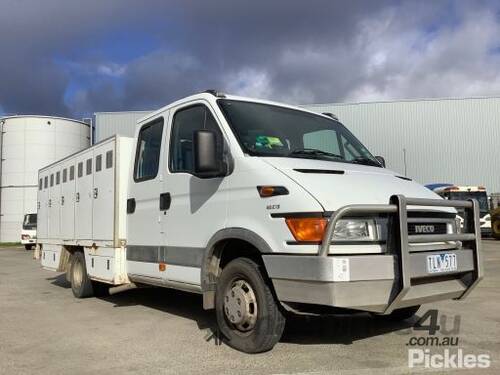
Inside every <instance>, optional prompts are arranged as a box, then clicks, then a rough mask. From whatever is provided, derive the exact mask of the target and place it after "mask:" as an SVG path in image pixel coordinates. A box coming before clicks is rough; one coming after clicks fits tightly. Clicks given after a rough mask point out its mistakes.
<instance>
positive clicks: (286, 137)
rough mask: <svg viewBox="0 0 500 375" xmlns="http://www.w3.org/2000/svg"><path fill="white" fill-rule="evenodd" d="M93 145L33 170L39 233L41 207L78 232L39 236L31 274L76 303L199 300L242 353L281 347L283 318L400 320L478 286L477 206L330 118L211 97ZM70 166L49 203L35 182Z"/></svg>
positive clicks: (193, 99) (173, 107)
mask: <svg viewBox="0 0 500 375" xmlns="http://www.w3.org/2000/svg"><path fill="white" fill-rule="evenodd" d="M106 142H107V143H106ZM106 142H103V144H98V145H95V146H93V147H92V148H91V149H89V150H86V151H82V153H81V155H80V154H76V155H74V156H72V157H70V158H66V159H64V160H62V161H61V162H59V163H56V164H53V165H50V166H47V167H45V168H44V169H42V170H41V171H40V176H39V179H40V186H42V188H41V189H40V191H39V197H40V199H41V202H39V207H41V209H42V212H45V211H44V210H48V212H49V213H47V214H44V218H43V219H41V218H40V219H39V220H40V221H42V220H44V221H45V220H49V223H48V225H45V224H44V228H47V227H48V228H49V229H50V228H52V229H54V226H51V225H50V220H52V219H51V218H52V217H55V216H54V215H53V213H51V210H54V209H55V210H59V208H57V207H60V205H59V206H56V205H55V204H54V202H55V201H57V202H64V205H65V209H68V207H67V205H68V204H72V205H73V206H70V207H69V208H70V209H71V211H70V212H83V211H78V210H79V209H80V208H78V207H80V206H84V207H85V208H86V209H87V210H88V211H89V213H88V216H86V217H87V218H88V220H87V219H85V228H87V230H86V231H85V233H84V234H83V233H82V234H78V233H79V231H80V232H81V228H83V226H84V224H82V223H80V221H81V220H83V219H82V216H81V215H76V214H75V216H74V218H75V219H74V222H71V221H69V222H68V223H69V224H71V225H72V226H71V227H72V228H74V231H73V232H71V233H70V234H64V235H59V234H58V233H59V232H57V228H56V229H55V231H53V232H52V234H50V230H49V234H45V232H46V231H45V230H44V236H45V239H43V240H40V241H39V242H40V246H41V248H42V254H43V257H42V265H43V266H44V267H45V268H48V269H54V270H58V271H66V272H67V275H68V279H69V280H70V281H71V283H72V289H73V293H74V294H75V296H76V297H79V298H82V297H88V296H90V295H92V294H93V292H94V290H95V289H96V287H97V286H98V284H99V283H100V284H102V283H106V284H107V285H109V286H111V289H110V290H111V291H119V290H126V289H129V288H135V287H140V286H143V285H156V286H161V287H169V288H176V289H180V290H187V291H191V292H194V293H200V294H201V295H202V296H203V307H204V308H205V309H215V312H216V316H217V322H218V326H219V329H220V332H221V334H222V337H223V339H224V340H225V342H226V343H228V344H229V345H230V346H232V347H234V348H236V349H238V350H242V351H245V352H252V353H255V352H262V351H266V350H269V349H271V348H272V347H273V346H274V345H275V344H276V343H277V342H278V341H279V339H280V337H281V334H282V332H283V329H284V325H285V320H286V315H287V314H289V313H296V312H301V313H309V312H312V311H315V310H317V307H318V306H321V307H325V306H327V307H329V308H331V309H334V310H335V311H342V312H370V313H372V314H374V315H386V316H390V317H392V318H397V319H405V318H408V317H410V316H412V315H413V314H414V313H415V312H416V311H417V310H418V308H419V307H420V305H421V304H424V303H432V302H435V301H440V300H445V299H463V298H464V297H465V296H466V295H467V294H468V293H470V291H471V290H473V289H474V287H475V286H476V285H477V283H478V282H479V281H480V280H481V278H482V264H481V253H480V230H479V216H478V215H479V205H478V202H477V201H476V200H469V201H455V200H443V199H442V198H440V197H439V196H438V195H437V194H435V193H434V192H432V191H430V190H428V189H426V188H425V187H423V186H421V185H419V184H418V183H416V182H414V181H412V180H411V179H409V178H407V177H405V176H401V175H400V174H398V173H395V172H392V171H390V170H389V169H386V168H384V166H383V165H382V164H381V162H380V161H379V160H381V159H380V158H376V157H374V156H373V155H372V154H371V153H370V152H369V150H368V149H367V148H366V147H365V146H364V145H363V144H362V143H361V142H360V141H359V140H358V139H357V138H356V137H355V136H354V135H353V134H352V133H351V132H350V131H349V130H348V129H347V128H346V127H345V126H344V125H343V124H341V123H340V122H339V121H338V120H336V119H335V118H333V117H331V116H328V115H321V114H317V113H313V112H310V111H306V110H304V109H301V108H297V107H293V106H289V105H286V104H281V103H276V102H270V101H264V100H257V99H251V98H243V97H237V96H230V95H225V94H222V93H219V92H215V91H209V92H205V93H201V94H197V95H193V96H190V97H187V98H184V99H182V100H179V101H176V102H174V103H172V104H170V105H167V106H166V107H163V108H161V109H159V110H158V111H156V112H154V113H152V114H150V115H148V116H147V117H145V118H143V119H141V120H140V121H139V122H138V124H137V129H136V134H135V137H134V139H122V138H120V137H117V138H116V139H114V140H107V141H106ZM107 144H110V146H109V147H110V150H112V152H113V153H112V154H111V155H112V156H111V157H112V159H111V162H110V172H109V175H108V177H105V175H104V174H102V170H101V168H97V165H100V164H99V163H98V160H97V158H98V157H100V155H101V157H102V155H104V154H103V152H101V151H99V150H100V148H103V147H108V146H106V145H107ZM111 144H114V146H112V145H111ZM80 164H82V165H85V168H83V166H82V173H81V176H80V173H78V176H76V177H75V181H73V182H72V183H73V185H71V186H72V188H71V189H72V190H70V192H68V193H67V194H66V195H64V196H63V197H62V199H61V196H60V194H61V193H60V192H61V191H64V188H65V185H64V184H65V182H62V187H60V186H59V185H58V182H57V178H56V182H55V184H54V189H53V190H51V184H49V186H48V188H47V181H50V180H51V176H52V175H55V176H57V173H58V172H60V170H61V169H62V168H64V169H66V168H71V166H73V167H74V168H75V169H76V170H79V169H80ZM94 166H95V168H94ZM113 168H116V170H115V169H113ZM63 175H64V170H63ZM63 181H64V179H63ZM96 181H100V182H99V185H95V184H96ZM68 186H69V185H68ZM104 194H107V196H108V198H107V199H106V200H105V201H103V200H101V199H102V197H103V195H104ZM51 197H52V198H51ZM47 202H48V203H47ZM47 207H48V208H47ZM54 207H56V208H54ZM71 207H76V208H74V209H73V208H71ZM457 208H458V209H461V210H463V212H464V220H465V223H464V230H463V231H461V232H459V231H458V228H457V226H456V215H457ZM54 212H55V211H54ZM57 212H59V211H57ZM61 212H62V211H61ZM69 215H70V216H68V217H67V219H65V220H62V221H63V222H65V221H66V220H70V217H71V214H69ZM86 215H87V214H86ZM54 222H55V223H56V224H57V225H59V226H60V225H61V224H60V223H61V219H57V221H54ZM52 229H51V230H52ZM73 234H74V236H73V237H71V236H72V235H73ZM172 303H174V302H172Z"/></svg>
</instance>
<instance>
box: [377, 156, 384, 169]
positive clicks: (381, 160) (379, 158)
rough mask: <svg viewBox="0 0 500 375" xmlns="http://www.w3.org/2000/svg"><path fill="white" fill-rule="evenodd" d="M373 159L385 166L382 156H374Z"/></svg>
mask: <svg viewBox="0 0 500 375" xmlns="http://www.w3.org/2000/svg"><path fill="white" fill-rule="evenodd" d="M375 159H377V161H378V162H379V163H380V165H381V166H382V167H383V168H385V159H384V158H383V157H382V156H375Z"/></svg>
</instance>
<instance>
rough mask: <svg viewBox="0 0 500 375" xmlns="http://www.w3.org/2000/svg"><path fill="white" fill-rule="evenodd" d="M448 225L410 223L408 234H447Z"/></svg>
mask: <svg viewBox="0 0 500 375" xmlns="http://www.w3.org/2000/svg"><path fill="white" fill-rule="evenodd" d="M446 226H447V225H446V223H409V224H408V234H409V235H412V234H446V233H447V228H446Z"/></svg>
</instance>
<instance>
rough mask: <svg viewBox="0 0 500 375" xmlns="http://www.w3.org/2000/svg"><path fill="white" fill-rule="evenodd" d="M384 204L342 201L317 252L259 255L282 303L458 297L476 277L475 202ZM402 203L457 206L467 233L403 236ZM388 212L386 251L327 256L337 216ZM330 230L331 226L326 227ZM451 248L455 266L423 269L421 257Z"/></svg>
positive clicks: (377, 304)
mask: <svg viewBox="0 0 500 375" xmlns="http://www.w3.org/2000/svg"><path fill="white" fill-rule="evenodd" d="M391 201H392V202H391V204H389V205H384V206H380V205H376V206H375V205H373V206H368V205H363V206H346V207H344V208H342V209H340V210H338V211H337V212H336V213H335V215H333V216H332V218H331V219H330V221H329V225H328V228H327V231H326V232H327V233H326V234H325V238H324V239H323V245H322V246H321V249H320V251H319V253H318V255H317V256H310V255H308V256H305V255H304V256H301V255H271V254H269V255H264V257H263V258H264V263H265V266H266V270H267V272H268V274H269V276H270V278H271V280H272V282H273V286H274V289H275V291H276V294H277V296H278V299H279V300H280V301H282V302H285V303H286V302H297V303H309V304H316V305H327V306H334V307H341V308H348V309H356V310H362V311H371V312H376V313H385V314H388V313H390V312H392V311H393V310H395V309H399V308H403V307H408V306H416V305H421V304H423V303H429V302H434V301H439V300H445V299H461V298H464V297H465V296H466V295H467V294H468V293H469V292H470V291H471V290H472V289H473V288H474V287H475V286H476V285H477V283H478V282H479V281H480V280H481V279H482V263H481V257H480V236H481V235H480V228H479V225H478V224H479V215H478V212H479V211H478V206H477V202H475V201H470V202H463V201H445V200H428V199H411V198H405V197H403V196H397V197H393V199H391ZM407 205H412V206H415V205H416V206H419V205H420V206H452V207H457V206H458V207H463V208H465V211H466V216H467V221H466V225H465V226H464V228H465V229H468V232H469V233H459V234H446V235H408V232H407V228H408V225H407V224H408V222H410V221H411V219H408V217H407V211H406V209H407ZM367 212H368V213H370V214H380V213H381V212H382V213H386V214H388V215H389V217H390V218H391V220H389V222H390V224H389V228H388V229H389V230H388V233H389V240H388V246H387V247H388V249H389V253H388V254H380V255H352V256H340V255H339V256H331V255H328V250H329V247H330V243H331V238H332V234H333V229H334V226H335V223H336V221H337V220H339V219H340V217H345V216H350V215H359V214H362V215H366V214H367ZM330 229H331V230H330ZM431 240H432V242H441V241H462V245H463V246H462V247H461V248H456V249H447V250H436V249H435V248H434V249H433V250H432V251H426V250H425V245H424V249H423V248H422V245H420V246H419V247H418V250H417V247H416V246H414V245H412V244H414V243H420V244H422V243H426V242H431ZM441 253H454V254H455V255H456V257H457V269H456V270H454V271H452V272H445V273H439V274H429V273H428V272H427V268H426V264H427V263H426V262H427V256H428V255H431V254H432V255H436V254H441Z"/></svg>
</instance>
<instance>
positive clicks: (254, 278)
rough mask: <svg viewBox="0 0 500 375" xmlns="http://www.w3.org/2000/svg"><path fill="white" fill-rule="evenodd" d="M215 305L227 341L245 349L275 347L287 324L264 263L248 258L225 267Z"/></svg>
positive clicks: (218, 320)
mask: <svg viewBox="0 0 500 375" xmlns="http://www.w3.org/2000/svg"><path fill="white" fill-rule="evenodd" d="M215 309H216V315H217V323H218V325H219V329H220V330H221V333H222V335H223V340H224V342H225V343H226V344H228V345H229V346H231V347H233V348H235V349H237V350H241V351H243V352H246V353H260V352H264V351H267V350H270V349H272V348H273V347H274V345H275V344H276V343H277V342H278V341H279V339H280V338H281V335H282V333H283V330H284V328H285V317H284V316H283V314H282V313H281V311H280V309H279V306H278V302H277V301H276V299H275V298H274V295H273V293H272V291H271V288H270V286H269V284H268V283H267V282H266V280H265V276H264V275H263V272H262V271H261V266H259V265H258V264H257V263H255V262H254V261H252V260H251V259H248V258H237V259H235V260H233V261H231V262H229V263H228V264H227V265H226V267H224V269H223V270H222V274H221V276H220V278H219V280H218V282H217V290H216V294H215Z"/></svg>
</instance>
